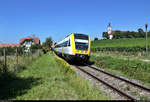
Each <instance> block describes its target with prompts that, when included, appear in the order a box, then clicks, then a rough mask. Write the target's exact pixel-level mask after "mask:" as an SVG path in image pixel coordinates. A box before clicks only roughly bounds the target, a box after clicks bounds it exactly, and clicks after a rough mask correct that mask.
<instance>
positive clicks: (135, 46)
mask: <svg viewBox="0 0 150 102" xmlns="http://www.w3.org/2000/svg"><path fill="white" fill-rule="evenodd" d="M145 45H146V43H145V38H132V39H131V38H127V39H112V40H96V41H92V44H91V48H92V49H93V48H99V49H100V50H102V49H110V48H111V49H115V50H118V49H119V50H120V49H121V50H127V49H130V50H145ZM148 45H150V38H148Z"/></svg>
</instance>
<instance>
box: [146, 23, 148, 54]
mask: <svg viewBox="0 0 150 102" xmlns="http://www.w3.org/2000/svg"><path fill="white" fill-rule="evenodd" d="M147 26H148V24H145V32H146V55H147V56H148V39H147Z"/></svg>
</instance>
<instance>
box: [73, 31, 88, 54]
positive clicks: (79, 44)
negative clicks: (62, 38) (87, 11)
mask: <svg viewBox="0 0 150 102" xmlns="http://www.w3.org/2000/svg"><path fill="white" fill-rule="evenodd" d="M88 39H89V37H88V35H83V34H75V47H76V49H77V50H86V51H87V50H88V45H89V42H88Z"/></svg>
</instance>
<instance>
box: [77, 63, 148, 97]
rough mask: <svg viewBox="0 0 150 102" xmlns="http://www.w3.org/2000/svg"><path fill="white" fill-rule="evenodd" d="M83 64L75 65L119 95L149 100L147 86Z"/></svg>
mask: <svg viewBox="0 0 150 102" xmlns="http://www.w3.org/2000/svg"><path fill="white" fill-rule="evenodd" d="M84 64H85V63H84ZM85 65H86V66H84V67H83V66H82V67H81V66H75V67H76V68H78V69H79V70H80V71H82V72H84V73H86V74H87V75H89V76H90V77H92V78H93V79H94V80H97V81H99V82H100V83H103V84H104V85H106V86H108V87H109V88H111V89H112V90H114V91H116V92H117V93H118V94H119V95H121V96H123V97H126V98H127V99H129V100H150V89H149V88H147V87H145V86H142V85H140V84H137V83H134V82H132V81H130V80H127V79H124V78H121V77H119V76H116V75H113V74H111V73H108V72H106V71H104V70H101V69H99V68H96V67H93V66H90V65H88V64H85Z"/></svg>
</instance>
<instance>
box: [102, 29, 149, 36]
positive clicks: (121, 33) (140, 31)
mask: <svg viewBox="0 0 150 102" xmlns="http://www.w3.org/2000/svg"><path fill="white" fill-rule="evenodd" d="M147 34H148V37H150V31H149V32H148V33H147ZM145 36H146V34H145V32H144V31H143V29H142V28H139V29H138V31H137V32H135V31H119V30H116V31H115V32H114V35H113V39H120V38H145ZM102 37H103V38H104V39H109V35H108V33H107V32H103V33H102Z"/></svg>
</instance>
